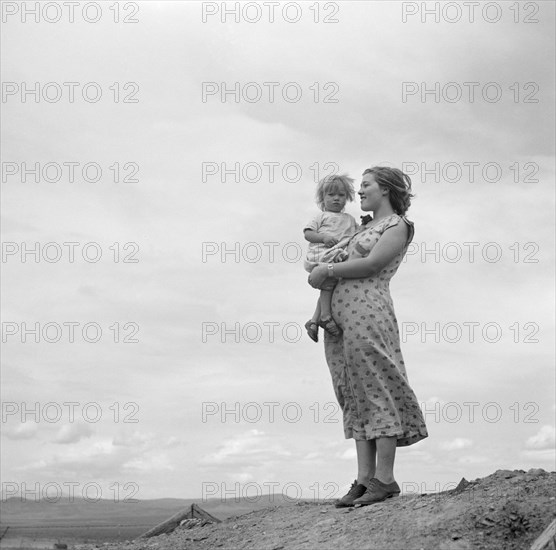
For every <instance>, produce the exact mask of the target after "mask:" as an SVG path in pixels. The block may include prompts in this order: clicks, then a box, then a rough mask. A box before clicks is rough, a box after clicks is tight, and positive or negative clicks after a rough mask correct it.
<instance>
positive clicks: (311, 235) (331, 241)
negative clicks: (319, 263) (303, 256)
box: [303, 229, 338, 247]
mask: <svg viewBox="0 0 556 550" xmlns="http://www.w3.org/2000/svg"><path fill="white" fill-rule="evenodd" d="M303 234H304V235H305V240H307V241H309V242H310V243H323V244H324V246H326V247H331V246H334V245H335V244H336V243H337V242H338V239H336V237H332V235H329V234H328V233H317V232H316V231H314V230H312V229H304V230H303Z"/></svg>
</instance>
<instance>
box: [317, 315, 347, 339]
mask: <svg viewBox="0 0 556 550" xmlns="http://www.w3.org/2000/svg"><path fill="white" fill-rule="evenodd" d="M319 327H322V328H323V329H324V330H326V332H329V333H330V334H332V336H340V334H342V329H340V327H339V326H338V325H337V324H336V321H334V319H332V317H322V318H321V319H320V321H319Z"/></svg>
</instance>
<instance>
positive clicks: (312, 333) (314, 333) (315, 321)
mask: <svg viewBox="0 0 556 550" xmlns="http://www.w3.org/2000/svg"><path fill="white" fill-rule="evenodd" d="M319 319H320V298H319V299H318V300H317V307H316V308H315V313H313V317H312V318H311V319H310V320H309V321H307V322H306V323H305V328H306V329H307V334H308V335H309V338H311V340H313V342H318V341H319Z"/></svg>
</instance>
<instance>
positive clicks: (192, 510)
mask: <svg viewBox="0 0 556 550" xmlns="http://www.w3.org/2000/svg"><path fill="white" fill-rule="evenodd" d="M186 519H200V520H204V521H205V522H206V523H220V522H221V521H220V520H219V519H218V518H215V517H214V516H213V515H211V514H209V513H208V512H207V511H205V510H203V509H202V508H201V507H200V506H198V505H197V504H195V503H193V504H192V505H191V507H189V508H187V509H185V510H182V511H181V512H178V513H177V514H174V515H173V516H172V517H171V518H168V519H167V520H166V521H163V522H162V523H159V524H158V525H156V526H155V527H153V528H152V529H149V530H148V531H147V532H146V533H143V534H142V535H141V536H140V537H139V538H141V539H147V538H150V537H156V536H157V535H162V534H163V533H171V532H172V531H173V530H174V529H175V528H176V527H178V526H179V525H180V523H181V522H182V521H183V520H186Z"/></svg>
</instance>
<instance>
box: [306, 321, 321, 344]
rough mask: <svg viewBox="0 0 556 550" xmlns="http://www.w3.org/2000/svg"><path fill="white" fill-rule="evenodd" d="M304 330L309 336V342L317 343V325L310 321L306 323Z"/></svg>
mask: <svg viewBox="0 0 556 550" xmlns="http://www.w3.org/2000/svg"><path fill="white" fill-rule="evenodd" d="M305 328H306V329H307V334H308V335H309V338H310V339H311V340H313V342H318V341H319V326H318V325H317V323H315V321H313V320H312V319H310V320H309V321H307V322H306V323H305Z"/></svg>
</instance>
